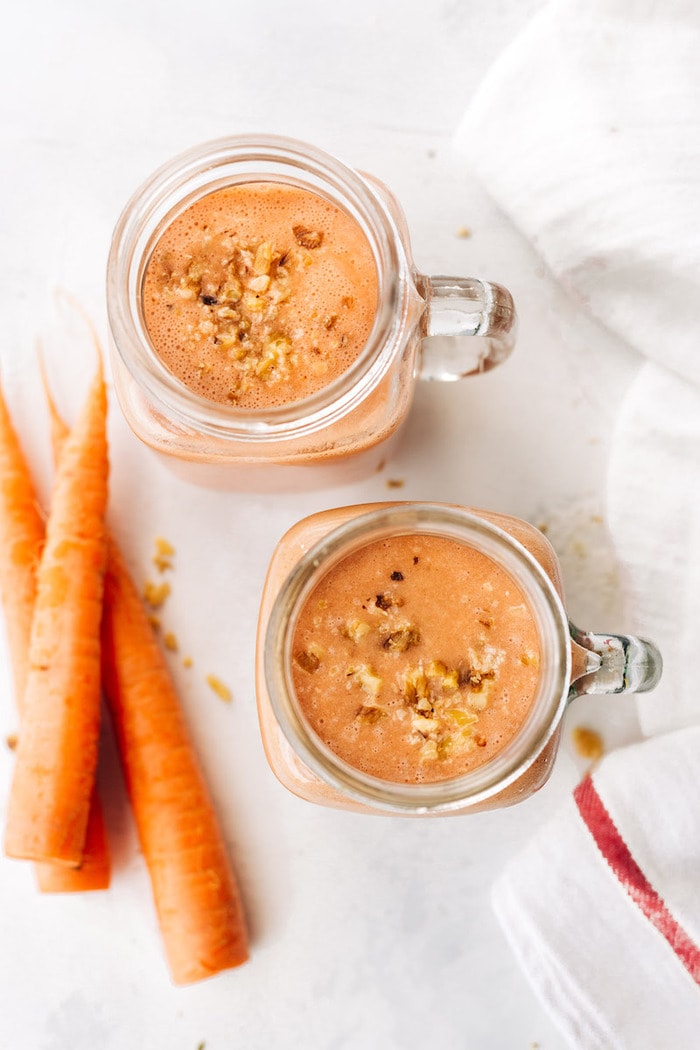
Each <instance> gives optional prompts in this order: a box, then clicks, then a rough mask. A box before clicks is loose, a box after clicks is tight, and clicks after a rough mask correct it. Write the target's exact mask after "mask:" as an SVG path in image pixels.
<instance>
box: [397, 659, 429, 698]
mask: <svg viewBox="0 0 700 1050" xmlns="http://www.w3.org/2000/svg"><path fill="white" fill-rule="evenodd" d="M403 696H404V699H405V700H406V701H407V702H408V703H409V704H416V703H418V702H419V701H420V700H427V699H428V696H429V690H428V678H427V676H426V674H425V671H424V670H423V668H422V666H420V665H419V666H418V667H413V668H410V669H409V670H408V671H407V672H406V674H405V675H404V682H403Z"/></svg>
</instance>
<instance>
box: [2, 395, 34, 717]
mask: <svg viewBox="0 0 700 1050" xmlns="http://www.w3.org/2000/svg"><path fill="white" fill-rule="evenodd" d="M43 546H44V521H43V518H42V516H41V514H40V513H39V505H38V503H37V498H36V493H35V491H34V485H33V483H32V479H31V475H30V473H29V467H28V466H27V462H26V460H25V458H24V455H23V453H22V449H21V447H20V444H19V440H18V438H17V434H16V432H15V430H14V427H13V425H12V420H11V419H10V414H9V412H8V409H7V404H6V402H5V398H4V395H3V393H2V389H0V597H2V604H3V608H4V610H5V627H6V631H7V642H8V648H9V653H10V665H11V668H12V675H13V679H14V686H15V696H16V697H17V704H18V706H19V707H20V717H21V714H22V712H21V705H22V700H23V697H24V690H25V686H26V682H27V673H28V670H29V634H30V631H31V626H32V616H33V614H34V602H35V599H36V570H37V566H38V565H39V559H40V558H41V551H42V548H43Z"/></svg>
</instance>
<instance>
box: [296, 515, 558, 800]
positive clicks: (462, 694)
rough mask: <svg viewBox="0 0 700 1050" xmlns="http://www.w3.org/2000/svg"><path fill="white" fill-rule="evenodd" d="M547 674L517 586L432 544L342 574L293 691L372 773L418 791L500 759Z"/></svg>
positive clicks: (349, 560)
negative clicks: (541, 677)
mask: <svg viewBox="0 0 700 1050" xmlns="http://www.w3.org/2000/svg"><path fill="white" fill-rule="evenodd" d="M539 665H540V645H539V639H538V631H537V626H536V623H535V620H534V618H533V615H532V612H531V610H530V608H529V606H528V604H527V602H526V601H525V598H524V595H523V593H522V591H521V590H520V588H519V587H518V586H517V584H516V583H515V582H514V580H513V579H512V578H511V576H510V575H509V574H508V573H507V572H506V571H505V570H503V569H502V568H500V567H499V566H498V565H496V563H495V562H493V561H492V559H490V558H489V557H487V556H486V555H484V554H482V553H481V552H479V551H477V550H475V549H473V548H472V547H469V546H467V545H465V544H462V543H459V542H457V541H456V540H452V539H448V538H443V537H440V536H433V535H429V534H420V533H419V534H411V535H397V536H393V537H390V538H388V539H385V540H381V541H375V542H371V543H369V544H368V545H367V546H365V547H362V548H360V549H359V550H357V551H355V552H353V553H352V554H350V555H348V556H346V557H345V558H343V559H342V560H341V561H340V562H339V563H338V564H336V565H335V566H333V567H332V568H331V569H330V570H329V572H328V573H327V574H326V575H325V576H324V577H323V578H322V579H321V581H320V582H319V583H318V584H317V585H316V587H315V588H314V590H313V591H312V593H311V595H310V596H309V597H308V599H307V600H306V602H305V604H304V606H303V608H302V610H301V612H300V614H299V618H298V620H297V623H296V628H295V633H294V638H293V644H292V674H293V682H294V690H295V693H296V697H297V700H298V703H299V705H300V707H301V709H302V711H303V713H304V715H305V717H306V719H307V720H308V722H309V724H310V726H311V727H312V729H313V730H314V732H315V733H316V734H317V736H318V737H319V738H320V739H321V740H322V741H324V742H325V744H326V745H327V746H328V747H329V748H330V749H331V750H332V751H333V752H335V754H337V755H338V756H339V757H340V758H341V759H343V760H344V761H345V762H347V763H348V764H350V765H351V766H353V767H355V768H357V769H359V770H361V771H363V772H364V773H367V774H369V775H371V776H374V777H378V778H380V779H383V780H388V781H392V782H396V783H407V784H410V783H430V782H435V781H440V780H445V779H447V778H452V777H457V776H460V775H462V774H464V773H468V772H470V771H471V770H473V769H475V768H476V767H478V766H480V765H482V764H483V763H485V762H489V761H491V760H492V759H493V758H494V757H495V756H496V755H497V754H498V753H499V752H500V751H501V750H502V749H503V748H504V747H506V745H507V744H508V743H509V742H510V741H511V740H512V739H513V737H514V736H515V735H516V734H517V733H518V731H519V729H520V728H521V726H522V725H523V723H524V721H525V720H526V718H527V715H528V713H529V711H530V708H531V706H532V703H533V701H534V697H535V694H536V690H537V685H538V680H539Z"/></svg>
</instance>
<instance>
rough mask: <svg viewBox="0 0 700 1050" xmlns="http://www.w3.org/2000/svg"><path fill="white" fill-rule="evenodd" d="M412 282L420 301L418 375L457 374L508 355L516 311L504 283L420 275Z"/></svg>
mask: <svg viewBox="0 0 700 1050" xmlns="http://www.w3.org/2000/svg"><path fill="white" fill-rule="evenodd" d="M416 287H417V289H418V291H419V293H420V295H421V296H422V298H423V299H424V300H425V303H426V310H425V311H424V313H423V315H422V317H421V328H420V334H421V336H422V339H423V345H422V353H421V358H420V362H419V365H418V378H419V379H438V380H443V381H450V380H454V379H463V378H464V377H465V376H470V375H474V374H475V373H478V372H488V371H489V370H490V369H491V368H495V367H496V365H500V364H501V362H502V361H505V360H506V358H507V357H509V356H510V353H511V351H512V349H513V347H514V345H515V333H516V328H517V316H516V312H515V306H514V304H513V298H512V296H511V294H510V292H509V291H508V290H507V289H506V288H503V287H502V286H501V285H500V284H491V283H489V282H488V281H482V280H479V278H477V277H425V276H424V275H418V276H417V277H416ZM465 336H470V337H471V338H469V339H467V338H463V337H465ZM474 337H475V338H474Z"/></svg>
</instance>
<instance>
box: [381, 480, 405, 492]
mask: <svg viewBox="0 0 700 1050" xmlns="http://www.w3.org/2000/svg"><path fill="white" fill-rule="evenodd" d="M405 484H406V482H405V481H404V480H403V478H387V479H386V487H387V488H388V489H402V488H403V487H404V485H405Z"/></svg>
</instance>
